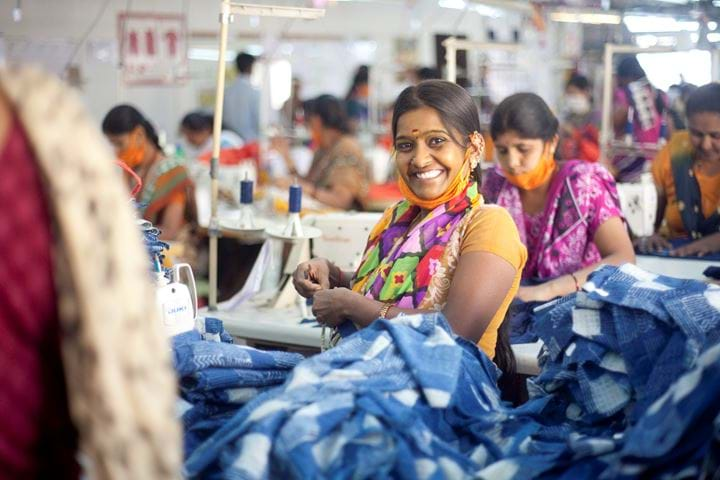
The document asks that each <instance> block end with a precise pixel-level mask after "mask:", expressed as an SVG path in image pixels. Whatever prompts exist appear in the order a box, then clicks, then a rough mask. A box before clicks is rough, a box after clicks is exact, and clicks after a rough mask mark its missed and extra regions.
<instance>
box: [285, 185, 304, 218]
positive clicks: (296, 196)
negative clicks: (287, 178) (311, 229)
mask: <svg viewBox="0 0 720 480" xmlns="http://www.w3.org/2000/svg"><path fill="white" fill-rule="evenodd" d="M288 204H289V211H290V213H300V207H301V206H302V187H301V186H300V185H297V184H296V185H290V198H289V200H288Z"/></svg>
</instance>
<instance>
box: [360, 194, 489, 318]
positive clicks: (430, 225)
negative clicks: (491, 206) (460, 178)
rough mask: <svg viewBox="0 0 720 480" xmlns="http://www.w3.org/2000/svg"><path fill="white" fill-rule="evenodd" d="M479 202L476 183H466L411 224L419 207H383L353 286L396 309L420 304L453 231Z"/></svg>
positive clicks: (417, 306)
mask: <svg viewBox="0 0 720 480" xmlns="http://www.w3.org/2000/svg"><path fill="white" fill-rule="evenodd" d="M482 202H483V199H482V196H481V195H480V193H479V192H478V185H477V183H475V182H471V183H470V184H469V185H468V187H467V188H466V189H465V190H464V191H463V192H462V193H461V194H460V195H458V196H457V197H455V198H453V199H452V200H450V201H449V202H447V203H445V204H443V205H440V206H439V207H437V208H435V209H434V210H432V211H431V212H430V213H428V214H427V215H426V216H425V218H423V219H422V220H420V221H419V223H417V224H415V222H416V221H417V219H418V215H419V214H420V208H419V207H417V206H414V205H411V204H410V202H408V201H407V200H403V201H401V202H399V203H397V204H396V205H395V206H393V207H391V208H389V209H388V210H387V211H386V212H385V214H384V215H383V217H382V218H381V219H380V222H378V224H377V225H375V228H373V231H372V232H371V233H370V238H369V239H368V243H367V246H366V247H365V253H364V255H363V259H362V262H361V263H360V267H359V268H358V271H357V272H356V274H355V279H354V283H353V287H352V289H353V291H356V292H359V293H361V294H363V295H365V296H366V297H369V298H372V299H375V300H379V301H381V302H386V303H392V304H393V305H396V306H398V307H400V308H420V306H421V303H422V302H423V299H424V298H425V295H426V293H427V291H428V286H429V284H430V281H431V279H432V277H433V275H434V274H435V273H436V272H437V271H438V267H440V265H441V261H442V258H443V254H444V252H445V247H446V246H447V244H448V242H449V241H450V239H451V237H452V236H453V233H454V232H455V230H456V229H457V228H458V226H459V225H460V224H461V222H462V221H463V219H464V218H465V217H466V214H467V213H468V212H470V211H471V210H472V209H473V208H474V207H475V206H477V205H479V204H482Z"/></svg>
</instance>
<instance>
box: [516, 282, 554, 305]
mask: <svg viewBox="0 0 720 480" xmlns="http://www.w3.org/2000/svg"><path fill="white" fill-rule="evenodd" d="M548 284H549V282H546V283H541V284H540V285H534V286H532V287H520V288H519V289H518V292H517V295H515V297H516V298H518V299H519V300H522V301H523V302H525V303H527V302H546V301H548V300H552V299H553V298H555V297H556V295H555V294H554V293H553V292H552V288H550V286H549V285H548Z"/></svg>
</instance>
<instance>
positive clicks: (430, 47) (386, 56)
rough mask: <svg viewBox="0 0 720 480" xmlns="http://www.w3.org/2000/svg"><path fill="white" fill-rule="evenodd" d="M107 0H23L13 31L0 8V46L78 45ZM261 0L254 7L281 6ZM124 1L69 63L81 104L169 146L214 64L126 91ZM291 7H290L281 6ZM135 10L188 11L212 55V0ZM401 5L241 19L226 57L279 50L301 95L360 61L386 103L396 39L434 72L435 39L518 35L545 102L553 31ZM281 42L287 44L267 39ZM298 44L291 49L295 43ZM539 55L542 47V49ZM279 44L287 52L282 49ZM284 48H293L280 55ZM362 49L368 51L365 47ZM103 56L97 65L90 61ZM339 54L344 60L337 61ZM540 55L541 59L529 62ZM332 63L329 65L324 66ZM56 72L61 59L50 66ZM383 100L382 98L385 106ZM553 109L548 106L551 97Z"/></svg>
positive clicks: (345, 6) (391, 90)
mask: <svg viewBox="0 0 720 480" xmlns="http://www.w3.org/2000/svg"><path fill="white" fill-rule="evenodd" d="M104 1H105V0H23V2H22V5H23V19H22V21H21V22H20V23H14V22H13V21H12V19H11V10H12V7H13V6H14V3H15V2H14V1H10V0H6V1H3V2H1V3H0V34H2V36H3V37H4V38H5V41H6V43H12V42H15V43H17V42H18V41H31V42H35V43H37V42H43V41H46V42H51V43H54V44H63V43H69V44H75V43H76V42H78V41H79V39H80V38H81V37H82V36H83V34H84V32H85V31H86V30H87V29H88V27H89V25H90V24H91V23H92V21H93V19H94V18H95V17H96V15H97V13H98V12H99V10H100V8H101V7H102V5H103V3H104ZM282 2H283V0H277V1H275V2H273V1H272V0H271V1H269V2H268V1H263V2H259V3H270V4H273V3H282ZM127 3H128V1H127V0H109V4H108V8H107V11H106V12H105V13H104V14H103V15H102V17H101V18H100V20H99V21H98V23H97V25H96V27H95V28H94V29H93V31H92V33H91V34H90V37H89V41H88V42H86V43H85V44H84V45H83V46H82V48H80V50H79V51H78V54H77V56H76V58H75V60H74V63H77V64H79V65H80V67H81V72H82V77H83V79H84V81H85V83H84V85H83V86H82V95H83V97H84V99H85V101H86V103H87V105H88V108H89V109H90V111H91V113H92V114H93V116H94V117H95V118H97V119H98V122H99V121H100V120H101V119H102V117H103V116H104V114H105V113H106V112H107V111H108V110H109V109H110V108H111V107H112V106H113V105H115V104H117V103H119V102H129V103H133V104H135V105H137V106H139V107H140V108H141V109H142V110H143V111H144V112H145V113H146V114H147V115H148V117H150V118H151V119H152V120H153V121H154V122H155V123H156V124H157V125H158V126H159V127H160V128H161V129H163V130H166V131H167V133H168V135H169V137H170V138H171V139H172V138H174V136H175V134H176V129H177V124H178V122H179V120H180V118H181V117H182V115H183V114H184V113H186V112H187V111H189V110H192V109H194V108H196V107H197V105H198V101H199V95H200V93H202V92H203V91H206V92H207V91H210V90H212V87H213V85H214V82H215V65H214V63H213V62H203V61H192V62H190V79H189V81H188V82H187V83H185V84H184V85H181V86H166V87H162V86H152V87H137V86H133V87H129V86H125V85H123V82H122V80H121V78H120V73H119V70H118V68H117V64H118V62H117V44H116V34H117V15H118V13H120V12H122V11H124V9H125V7H126V5H127ZM285 3H289V2H285ZM131 4H132V10H133V11H142V12H163V13H182V9H183V6H184V5H185V6H187V7H188V11H187V18H188V28H189V31H190V32H191V37H192V38H191V41H190V46H191V47H207V48H216V42H217V40H216V38H215V37H214V35H215V34H216V30H217V26H218V23H217V12H218V7H217V5H218V4H219V2H217V1H216V0H142V1H140V0H134V1H132V2H131ZM408 5H409V3H408V2H405V1H403V0H382V1H378V2H360V1H358V2H337V3H335V4H334V5H331V6H330V7H329V8H328V9H327V14H326V17H325V18H323V19H320V20H316V21H301V20H296V21H289V20H286V19H268V18H262V19H260V21H259V23H255V24H253V22H252V21H251V19H249V18H247V17H238V18H237V19H236V22H235V23H234V24H233V25H232V26H231V30H230V31H231V37H230V42H229V48H231V49H233V50H240V49H243V48H244V47H246V46H247V45H250V44H259V45H263V44H264V45H265V47H266V48H267V47H268V46H269V45H270V44H275V43H276V44H277V46H278V48H277V49H276V50H275V52H276V57H281V58H288V59H289V60H290V62H291V63H292V64H293V69H294V71H295V72H297V74H298V75H299V76H300V77H301V78H303V80H304V84H305V85H304V93H305V94H306V95H308V96H310V95H315V94H319V93H321V92H322V93H325V92H329V93H333V94H336V95H344V94H345V91H346V89H347V87H348V85H349V82H350V77H351V75H352V72H353V71H354V69H355V68H356V66H357V65H358V64H360V63H363V62H365V61H367V60H371V62H370V63H372V64H374V65H376V66H377V67H378V71H379V72H381V73H380V74H381V75H383V79H382V80H383V81H382V82H381V85H382V86H383V88H384V89H385V90H386V91H384V92H383V93H382V95H383V96H385V97H389V98H392V96H393V95H395V94H396V93H397V90H398V88H399V86H398V85H396V84H394V83H393V81H392V80H393V78H394V76H395V74H394V69H395V62H394V43H393V42H394V39H395V38H398V37H410V38H417V39H418V48H419V52H418V57H419V59H420V63H421V64H424V65H430V64H433V63H434V59H435V53H434V35H435V33H452V29H453V27H455V26H456V24H457V33H463V34H466V35H467V36H468V38H470V39H475V40H485V32H486V29H487V28H488V27H490V28H493V29H494V30H495V31H496V35H497V38H498V40H500V41H509V40H511V38H512V30H513V29H516V28H517V29H520V30H521V31H522V32H523V38H524V41H525V42H526V46H527V47H528V49H530V50H529V51H528V53H526V54H525V55H524V57H523V56H521V57H522V58H523V59H521V60H520V62H519V63H520V64H521V65H522V68H525V69H529V70H530V71H531V74H532V75H531V76H530V77H529V78H530V79H531V80H532V81H531V82H530V83H531V87H532V89H533V90H534V91H537V92H538V93H541V94H542V93H547V94H546V95H545V96H550V97H552V96H553V95H554V94H553V93H552V92H553V91H554V90H556V89H555V88H554V87H552V85H553V82H554V78H553V73H552V72H550V71H547V69H545V70H543V65H547V62H548V58H549V56H552V52H553V50H554V43H553V42H554V34H553V32H552V31H550V32H547V33H546V34H542V35H540V37H541V38H539V37H538V36H537V35H536V34H534V33H533V32H532V28H531V27H529V26H528V25H527V24H524V23H523V19H522V18H521V17H520V16H519V15H518V14H516V13H513V12H509V13H506V14H505V15H504V16H503V17H501V18H497V19H491V18H489V17H483V16H480V15H478V14H476V13H473V12H469V13H467V14H466V15H465V16H464V17H463V18H462V21H460V22H459V24H458V20H459V19H460V18H461V15H462V12H461V11H460V10H451V9H445V8H440V7H438V6H437V3H436V1H435V0H418V1H416V2H415V3H414V6H411V7H409V6H408ZM281 34H284V35H285V36H286V37H290V38H291V39H290V40H281V41H277V40H272V39H273V38H277V37H279V36H280V35H281ZM301 37H302V38H305V40H298V38H301ZM358 40H364V41H372V42H375V43H374V44H375V49H374V51H372V52H370V53H368V52H369V50H368V49H367V48H365V49H364V50H363V49H362V48H360V49H358V48H356V47H355V46H353V45H354V42H355V41H358ZM541 44H542V45H544V47H540V45H541ZM283 45H285V47H283ZM287 45H290V46H291V47H292V48H288V47H287ZM363 45H364V46H365V47H367V46H368V45H372V44H368V43H367V42H365V43H364V44H363ZM59 51H60V53H59V54H58V55H56V56H55V57H62V56H63V55H62V54H63V53H64V55H65V56H66V57H67V56H68V53H67V51H66V50H65V51H63V50H62V49H60V50H59ZM98 52H100V53H107V52H110V55H108V56H107V58H106V59H102V60H99V59H98V58H97V56H98V55H97V53H98ZM343 52H344V54H342V53H343ZM537 52H539V53H537ZM331 56H332V58H329V57H331ZM53 63H55V64H56V66H57V64H59V65H64V64H65V63H67V60H64V61H55V62H53ZM387 99H388V98H385V100H387ZM549 100H552V98H549Z"/></svg>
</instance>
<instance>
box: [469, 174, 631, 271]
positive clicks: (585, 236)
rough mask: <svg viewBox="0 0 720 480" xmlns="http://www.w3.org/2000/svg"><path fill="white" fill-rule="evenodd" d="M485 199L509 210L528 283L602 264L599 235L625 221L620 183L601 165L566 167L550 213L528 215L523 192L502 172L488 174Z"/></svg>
mask: <svg viewBox="0 0 720 480" xmlns="http://www.w3.org/2000/svg"><path fill="white" fill-rule="evenodd" d="M482 194H483V196H484V198H485V201H486V202H487V203H496V204H498V205H500V206H501V207H504V208H506V209H507V210H508V212H510V215H511V216H512V217H513V219H514V220H515V224H516V225H517V227H518V231H519V232H520V239H521V240H522V242H523V243H524V244H525V246H526V247H527V249H528V261H527V264H526V266H525V270H524V271H523V278H524V279H533V280H548V279H551V278H555V277H559V276H561V275H565V274H567V273H570V272H575V271H577V270H580V269H581V268H583V267H586V266H588V265H592V264H593V263H597V262H599V261H600V260H601V258H602V257H601V256H600V252H599V251H598V249H597V246H596V245H595V243H594V242H593V238H594V237H595V233H596V232H597V230H598V228H600V225H602V224H603V223H605V221H607V220H608V219H609V218H612V217H620V218H622V212H621V210H620V200H619V197H618V193H617V189H616V187H615V181H614V180H613V178H612V176H611V175H610V173H609V172H608V171H607V170H606V169H605V168H604V167H603V166H601V165H598V164H596V163H587V162H582V161H578V160H572V161H569V162H565V163H561V164H560V169H559V170H558V171H557V173H555V175H554V176H553V179H552V180H551V184H550V190H549V191H548V200H547V204H546V206H545V210H544V211H543V212H541V213H539V214H537V215H528V214H526V213H525V212H524V211H523V208H522V203H521V201H520V192H519V191H518V188H517V187H515V186H514V185H512V184H511V183H510V182H508V181H507V180H506V179H505V177H504V176H503V173H502V170H501V169H500V168H499V167H495V168H494V169H492V170H490V171H488V172H487V173H486V175H485V178H484V179H483V184H482Z"/></svg>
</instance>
